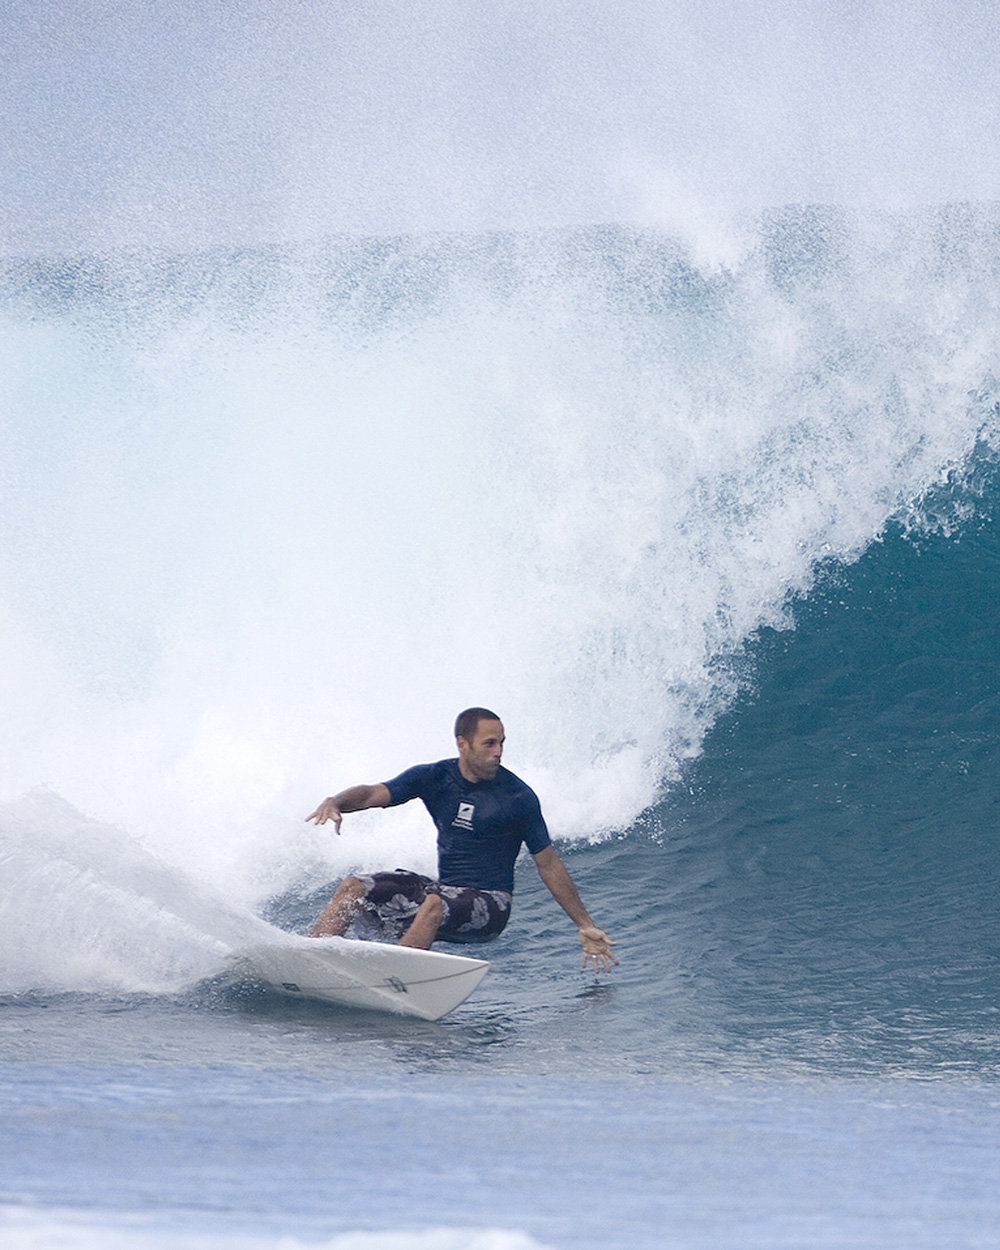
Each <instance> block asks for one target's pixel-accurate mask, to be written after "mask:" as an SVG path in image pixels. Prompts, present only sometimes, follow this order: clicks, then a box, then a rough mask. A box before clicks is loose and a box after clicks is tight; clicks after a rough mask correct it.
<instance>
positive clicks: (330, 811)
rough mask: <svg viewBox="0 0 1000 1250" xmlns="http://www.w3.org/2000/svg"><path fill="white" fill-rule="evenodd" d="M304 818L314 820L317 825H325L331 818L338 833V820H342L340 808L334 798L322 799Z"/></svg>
mask: <svg viewBox="0 0 1000 1250" xmlns="http://www.w3.org/2000/svg"><path fill="white" fill-rule="evenodd" d="M306 820H315V822H316V823H317V825H325V824H326V822H327V821H328V820H332V821H333V827H334V829H335V831H336V832H337V833H338V834H339V833H340V822H341V821H342V820H343V816H342V815H341V811H340V808H339V807H338V806H337V803H336V800H334V799H324V800H323V802H322V803H320V805H319V807H317V808H316V810H315V811H314V812H313V813H312V815H310V816H307V817H306Z"/></svg>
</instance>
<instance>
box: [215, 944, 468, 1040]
mask: <svg viewBox="0 0 1000 1250" xmlns="http://www.w3.org/2000/svg"><path fill="white" fill-rule="evenodd" d="M232 959H233V962H235V963H236V964H237V965H238V966H239V968H240V971H241V972H244V973H248V974H249V975H251V976H252V977H253V978H254V979H255V980H258V981H261V982H263V983H264V984H265V985H267V986H268V987H269V988H270V989H272V990H275V991H276V992H277V993H279V994H287V995H288V996H289V997H291V998H313V999H319V1000H321V1001H323V1002H328V1003H338V1004H340V1005H341V1006H343V1007H362V1008H366V1009H368V1010H373V1011H391V1012H394V1013H396V1014H398V1015H407V1016H419V1017H420V1019H422V1020H440V1019H441V1017H442V1016H445V1015H447V1014H448V1012H449V1011H454V1009H455V1008H456V1007H457V1006H458V1005H459V1004H460V1003H464V1002H465V1000H466V999H467V998H468V997H469V995H470V994H471V993H472V991H473V990H474V989H475V988H476V986H477V985H478V984H479V982H480V981H481V980H482V979H483V977H484V976H485V975H486V971H487V969H488V968H489V966H490V965H489V963H488V962H487V960H485V959H471V958H469V957H467V956H465V955H446V954H444V953H443V952H442V951H422V950H415V949H412V948H410V947H407V946H394V945H389V944H388V943H385V942H358V941H355V940H354V939H352V938H341V937H327V938H300V937H296V936H294V935H292V934H287V935H285V937H284V938H283V940H281V941H275V942H273V943H269V944H267V945H263V946H254V947H251V948H249V949H247V950H242V951H239V952H237V953H236V954H234V956H233V957H232Z"/></svg>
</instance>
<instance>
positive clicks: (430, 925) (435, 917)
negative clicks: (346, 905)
mask: <svg viewBox="0 0 1000 1250" xmlns="http://www.w3.org/2000/svg"><path fill="white" fill-rule="evenodd" d="M331 906H333V904H332V903H331ZM320 919H322V917H320ZM443 919H444V904H443V903H442V902H441V896H440V895H439V894H428V895H427V897H426V898H425V899H424V901H423V902H422V903H421V904H420V907H419V909H418V910H417V914H416V915H415V916H414V917H413V923H412V924H411V925H410V927H409V928H408V929H407V930H406V932H405V933H404V934H403V936H402V937H401V938H400V939H399V945H400V946H415V947H417V949H418V950H422V951H429V950H430V948H431V943H432V942H433V941H434V939H435V938H436V937H437V931H438V929H440V928H441V921H442V920H443Z"/></svg>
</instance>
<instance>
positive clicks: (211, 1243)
mask: <svg viewBox="0 0 1000 1250" xmlns="http://www.w3.org/2000/svg"><path fill="white" fill-rule="evenodd" d="M0 1234H2V1236H3V1244H4V1247H5V1250H546V1247H545V1246H544V1245H543V1244H542V1243H541V1242H538V1241H535V1239H534V1238H532V1237H530V1236H528V1234H527V1233H523V1232H518V1231H515V1230H508V1229H492V1228H488V1229H456V1228H426V1229H412V1230H410V1229H407V1230H405V1231H394V1230H388V1231H385V1232H368V1231H357V1232H348V1233H340V1234H338V1235H337V1236H335V1237H332V1238H329V1239H323V1240H314V1239H303V1238H299V1237H290V1236H287V1235H281V1236H278V1235H273V1236H259V1235H258V1236H248V1235H246V1234H244V1233H240V1234H235V1233H226V1232H196V1231H184V1230H180V1229H165V1228H163V1227H162V1221H160V1220H156V1219H150V1218H149V1217H148V1216H140V1215H134V1216H128V1215H123V1216H117V1217H114V1216H109V1215H93V1214H91V1213H88V1212H75V1211H46V1210H40V1209H37V1208H26V1207H15V1206H5V1207H0Z"/></svg>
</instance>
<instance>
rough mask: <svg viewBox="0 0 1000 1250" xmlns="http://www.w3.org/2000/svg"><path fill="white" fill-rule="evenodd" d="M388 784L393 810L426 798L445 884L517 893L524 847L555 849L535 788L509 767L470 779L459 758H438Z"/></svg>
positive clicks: (439, 869)
mask: <svg viewBox="0 0 1000 1250" xmlns="http://www.w3.org/2000/svg"><path fill="white" fill-rule="evenodd" d="M385 785H386V787H387V788H388V791H389V798H390V802H389V806H390V807H396V806H398V804H400V803H408V802H409V800H410V799H423V802H424V806H425V807H426V808H427V810H428V811H429V812H430V814H431V819H432V820H433V821H434V824H435V825H436V826H437V831H438V878H439V880H440V881H441V884H442V885H457V886H465V885H471V886H475V887H476V889H477V890H506V891H507V892H508V893H509V894H512V893H513V892H514V861H515V860H516V859H517V855H518V852H519V851H520V849H521V843H522V842H523V843H524V844H525V845H526V846H527V848H528V850H529V851H530V852H531V853H532V855H537V854H538V852H539V851H544V850H545V848H546V847H547V846H550V845H551V842H552V840H551V838H550V837H549V831H548V829H547V828H546V827H545V818H544V817H543V816H542V809H541V806H540V805H539V802H538V798H537V796H536V795H535V792H534V790H532V789H531V787H530V786H527V785H525V783H524V782H523V781H521V779H520V778H519V777H515V776H514V774H513V773H511V772H508V771H507V769H506V768H500V769H499V770H498V772H497V775H496V776H495V777H494V778H493V780H492V781H466V780H465V778H464V777H463V776H462V773H461V771H460V770H459V767H458V760H438V762H437V763H436V764H417V765H415V766H414V767H413V768H408V769H407V770H406V772H405V773H400V774H399V776H398V777H393V779H392V781H387V782H386V783H385Z"/></svg>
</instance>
